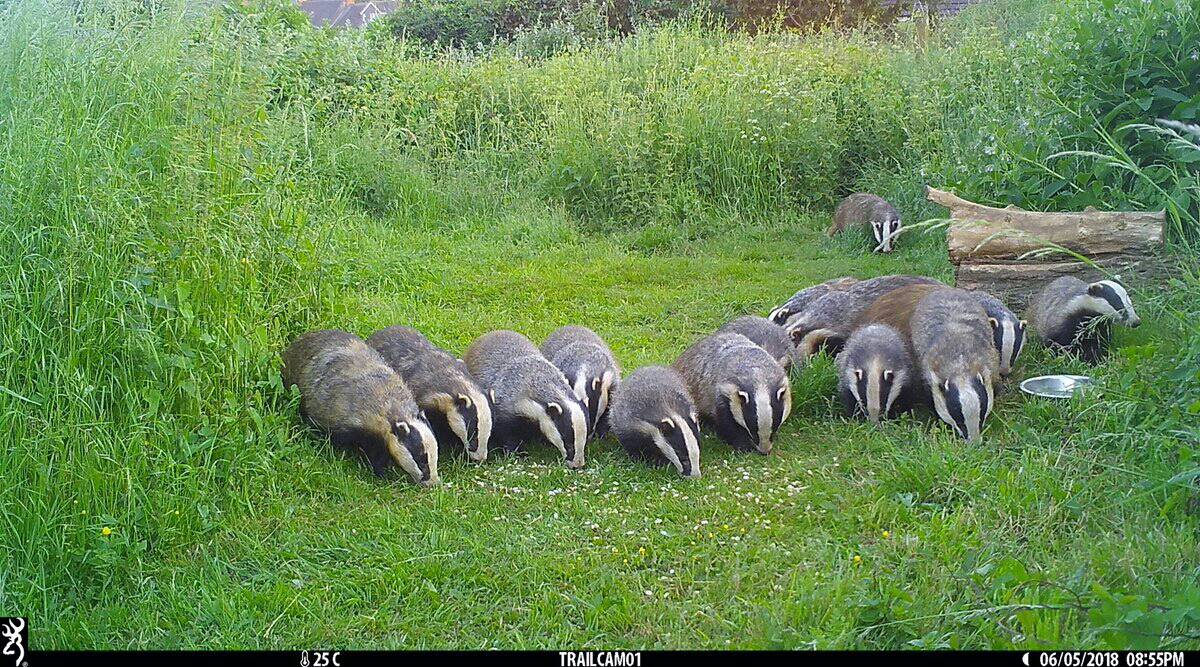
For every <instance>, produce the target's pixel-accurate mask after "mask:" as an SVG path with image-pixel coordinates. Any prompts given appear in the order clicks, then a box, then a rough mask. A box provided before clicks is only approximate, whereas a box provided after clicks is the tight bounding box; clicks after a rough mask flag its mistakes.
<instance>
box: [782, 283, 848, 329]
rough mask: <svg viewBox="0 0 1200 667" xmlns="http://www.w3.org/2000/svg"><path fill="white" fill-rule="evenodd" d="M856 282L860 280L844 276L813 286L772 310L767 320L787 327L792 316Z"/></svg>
mask: <svg viewBox="0 0 1200 667" xmlns="http://www.w3.org/2000/svg"><path fill="white" fill-rule="evenodd" d="M856 282H858V278H852V277H850V276H844V277H842V278H834V279H832V280H826V281H825V282H823V283H820V284H818V285H813V286H812V287H805V288H804V289H802V290H800V291H799V292H796V293H795V294H793V295H792V298H790V299H788V300H787V301H785V302H784V304H783V305H782V306H780V307H778V308H776V309H775V310H772V311H771V314H770V315H767V319H769V320H771V321H772V322H774V323H775V324H778V325H779V326H781V327H782V326H785V325H787V323H788V320H790V319H792V316H794V315H795V314H796V313H799V312H800V311H802V310H804V309H805V308H807V307H808V304H810V303H812V302H813V301H816V300H817V299H819V298H821V297H823V296H825V295H826V294H828V293H829V292H831V291H833V290H841V289H845V288H847V287H849V286H850V285H853V284H854V283H856Z"/></svg>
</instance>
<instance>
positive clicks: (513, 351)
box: [463, 331, 588, 468]
mask: <svg viewBox="0 0 1200 667" xmlns="http://www.w3.org/2000/svg"><path fill="white" fill-rule="evenodd" d="M463 361H464V362H466V364H467V370H468V371H470V373H471V375H472V376H473V377H474V378H475V379H476V380H477V381H478V382H479V384H480V385H481V386H482V387H483V388H484V389H485V390H487V391H489V392H492V395H493V397H494V401H495V403H494V405H493V409H492V418H493V427H492V441H493V443H495V444H497V445H499V446H500V447H501V448H502V449H505V450H515V449H519V448H520V447H521V445H522V444H523V443H524V442H525V441H527V440H530V439H532V438H534V437H537V436H538V435H541V436H542V437H544V438H545V439H546V440H547V441H549V442H550V444H552V445H554V446H555V447H556V448H557V449H558V451H559V452H561V453H562V455H563V458H564V459H565V460H566V462H567V467H568V468H582V467H583V462H584V457H583V447H584V444H585V442H586V441H587V432H588V412H587V406H585V405H584V404H583V402H582V401H580V400H579V399H578V398H577V397H576V396H575V393H574V391H573V389H572V388H571V385H570V384H569V383H568V382H567V378H566V376H565V375H563V374H562V371H560V370H558V368H557V367H555V365H554V364H552V363H550V362H549V361H548V360H547V359H546V358H545V357H543V356H542V353H541V352H539V351H538V349H537V347H536V346H534V344H533V343H532V342H530V341H529V339H528V338H526V337H525V336H522V335H521V334H519V333H517V332H515V331H493V332H491V333H486V334H484V335H482V336H480V337H479V338H476V339H475V341H474V342H472V343H471V346H470V347H468V348H467V353H466V354H465V355H463Z"/></svg>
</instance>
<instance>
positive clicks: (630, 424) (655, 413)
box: [609, 366, 700, 478]
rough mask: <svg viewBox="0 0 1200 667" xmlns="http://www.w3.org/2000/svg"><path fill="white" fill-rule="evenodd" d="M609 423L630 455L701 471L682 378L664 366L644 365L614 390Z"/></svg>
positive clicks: (695, 425)
mask: <svg viewBox="0 0 1200 667" xmlns="http://www.w3.org/2000/svg"><path fill="white" fill-rule="evenodd" d="M609 423H610V424H611V425H612V432H613V435H615V436H617V441H618V442H620V443H621V446H622V447H623V448H625V451H626V452H628V453H629V455H630V456H632V457H633V458H635V459H639V460H645V461H652V462H656V463H670V464H671V465H673V466H675V469H676V470H678V471H679V474H680V475H682V476H684V477H689V478H694V477H699V476H700V425H699V415H698V413H697V411H696V404H695V403H694V402H693V401H692V397H691V395H690V394H689V393H688V390H687V385H686V384H685V383H684V381H683V378H682V377H680V376H679V373H676V372H675V371H674V370H673V369H670V368H667V367H666V366H643V367H642V368H639V369H637V370H636V371H634V372H633V373H632V374H631V375H630V376H629V377H627V378H625V380H624V381H622V382H621V386H620V387H618V388H617V389H616V390H615V391H614V392H613V399H612V407H611V408H610V411H609Z"/></svg>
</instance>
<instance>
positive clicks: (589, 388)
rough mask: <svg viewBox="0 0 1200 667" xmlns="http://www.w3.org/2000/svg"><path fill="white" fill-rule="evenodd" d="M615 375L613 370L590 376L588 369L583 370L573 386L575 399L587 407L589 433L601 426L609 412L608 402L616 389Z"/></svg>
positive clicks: (576, 377)
mask: <svg viewBox="0 0 1200 667" xmlns="http://www.w3.org/2000/svg"><path fill="white" fill-rule="evenodd" d="M614 375H615V374H614V373H613V372H612V371H611V370H609V371H604V372H603V373H601V374H599V375H590V374H588V369H587V368H582V369H580V371H579V373H578V374H577V375H576V376H575V382H574V383H573V384H572V385H571V390H572V391H573V392H574V393H575V397H576V398H578V399H579V400H580V401H582V402H583V404H584V405H586V406H587V410H588V417H589V422H588V431H589V432H594V431H595V430H596V427H597V426H599V425H600V420H601V419H603V418H604V413H605V412H607V411H608V400H609V398H610V397H611V396H612V390H613V388H614V387H613V384H614V383H613V380H614V379H615V378H614Z"/></svg>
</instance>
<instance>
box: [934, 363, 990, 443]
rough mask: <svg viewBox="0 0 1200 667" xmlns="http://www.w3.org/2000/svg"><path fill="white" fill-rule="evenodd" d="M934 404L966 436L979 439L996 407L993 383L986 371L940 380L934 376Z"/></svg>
mask: <svg viewBox="0 0 1200 667" xmlns="http://www.w3.org/2000/svg"><path fill="white" fill-rule="evenodd" d="M929 386H930V392H931V393H932V394H933V406H934V408H935V409H936V410H937V413H938V416H939V417H941V418H942V421H944V422H946V423H947V424H950V425H951V426H953V427H954V430H955V431H956V432H957V433H958V435H959V436H961V437H962V438H963V439H965V440H978V439H979V436H980V433H982V431H983V426H984V423H985V422H986V420H987V417H988V413H989V412H991V409H992V399H993V397H992V383H991V381H990V380H989V379H988V378H986V377H984V376H983V375H975V376H971V377H962V378H954V379H951V380H938V379H937V378H935V377H931V378H930V385H929Z"/></svg>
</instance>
